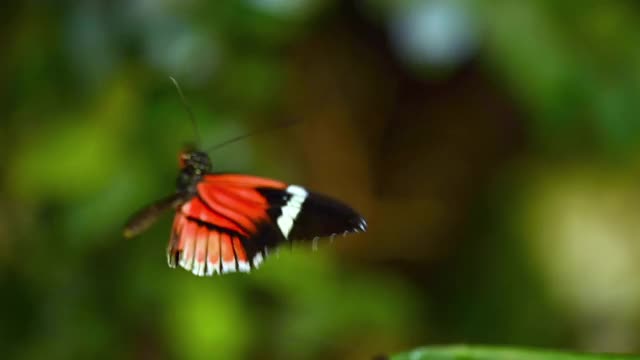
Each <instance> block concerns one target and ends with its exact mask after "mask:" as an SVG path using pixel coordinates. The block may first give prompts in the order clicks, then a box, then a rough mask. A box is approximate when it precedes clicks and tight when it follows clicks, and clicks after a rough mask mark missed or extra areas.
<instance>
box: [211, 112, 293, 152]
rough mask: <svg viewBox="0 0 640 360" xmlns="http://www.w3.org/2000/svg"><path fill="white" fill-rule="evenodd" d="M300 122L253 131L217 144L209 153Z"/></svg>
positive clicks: (285, 123)
mask: <svg viewBox="0 0 640 360" xmlns="http://www.w3.org/2000/svg"><path fill="white" fill-rule="evenodd" d="M298 122H299V121H295V120H291V121H283V122H281V123H279V124H276V125H274V126H269V127H265V128H261V129H257V130H254V131H251V132H249V133H246V134H243V135H240V136H236V137H234V138H232V139H229V140H227V141H224V142H222V143H220V144H216V145H214V146H212V147H210V148H209V149H207V152H211V151H213V150H216V149H219V148H221V147H223V146H225V145H229V144H231V143H234V142H236V141H240V140H243V139H246V138H248V137H251V136H254V135H259V134H264V133H266V132H270V131H273V130H277V129H283V128H287V127H289V126H292V125H295V124H297V123H298Z"/></svg>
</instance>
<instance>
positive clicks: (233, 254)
mask: <svg viewBox="0 0 640 360" xmlns="http://www.w3.org/2000/svg"><path fill="white" fill-rule="evenodd" d="M196 200H197V198H194V200H192V201H196ZM187 204H188V203H187ZM185 205H186V204H185ZM183 208H184V207H183ZM187 208H189V207H187ZM191 208H193V207H191ZM216 226H217V224H213V226H210V225H209V224H207V223H205V222H201V220H200V221H199V219H197V218H192V217H191V216H190V215H187V214H185V212H183V211H178V212H177V213H176V217H175V219H174V225H173V231H172V234H171V240H170V242H169V247H168V248H167V258H168V262H169V266H170V267H176V265H180V266H181V267H183V268H185V269H186V270H189V271H191V272H192V273H194V274H195V275H198V276H211V275H213V274H216V273H217V274H220V273H226V272H235V271H241V272H248V271H250V270H251V265H250V263H249V261H248V259H247V254H246V250H245V247H244V245H243V237H242V235H240V234H236V233H233V232H228V231H227V230H226V229H222V228H221V229H216Z"/></svg>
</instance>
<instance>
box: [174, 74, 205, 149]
mask: <svg viewBox="0 0 640 360" xmlns="http://www.w3.org/2000/svg"><path fill="white" fill-rule="evenodd" d="M169 79H171V82H172V83H173V85H174V86H175V87H176V90H177V91H178V95H180V101H181V102H182V105H183V106H184V108H185V110H187V113H189V119H191V124H192V125H193V130H194V132H195V134H196V143H197V144H198V146H199V145H200V144H202V142H201V139H200V131H199V129H198V122H197V121H196V117H195V115H194V114H193V110H191V106H189V103H187V99H186V98H185V97H184V94H183V93H182V89H181V88H180V84H178V81H177V80H176V79H175V78H173V76H169Z"/></svg>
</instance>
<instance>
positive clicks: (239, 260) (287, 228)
mask: <svg viewBox="0 0 640 360" xmlns="http://www.w3.org/2000/svg"><path fill="white" fill-rule="evenodd" d="M179 162H180V173H179V175H178V178H177V182H176V185H177V186H176V192H175V193H174V194H172V195H170V196H168V197H166V198H164V199H161V200H159V201H157V202H155V203H153V204H151V205H149V206H148V207H146V208H144V209H142V210H141V211H139V212H138V213H136V214H135V215H133V216H132V217H131V219H130V220H129V221H128V222H127V224H126V225H125V228H124V236H125V237H127V238H131V237H134V236H136V235H139V234H140V233H142V232H143V231H145V230H146V229H147V228H149V227H150V226H151V225H152V224H153V223H154V222H155V220H156V219H157V218H158V217H159V215H160V214H161V213H163V212H164V211H166V210H169V209H174V210H175V217H174V220H173V227H172V230H171V236H170V239H169V244H168V246H167V262H168V264H169V266H170V267H172V268H175V267H177V266H180V267H183V268H184V269H186V270H188V271H191V272H192V273H193V274H195V275H198V276H212V275H214V274H223V273H229V272H249V271H251V269H253V268H257V267H258V266H259V265H260V264H261V263H262V262H263V261H264V260H265V259H266V257H267V255H268V254H269V252H270V251H271V250H273V249H275V248H276V247H278V246H279V245H281V244H284V243H291V242H292V241H293V240H312V241H316V240H317V239H318V238H320V237H326V236H334V235H336V234H343V235H346V234H347V233H352V232H364V231H366V229H367V223H366V221H365V219H364V218H363V217H362V216H360V215H359V214H358V213H357V212H356V211H355V210H353V209H352V208H351V207H349V206H348V205H346V204H344V203H342V202H340V201H338V200H335V199H333V198H330V197H328V196H326V195H322V194H319V193H315V192H311V191H309V190H307V189H305V188H304V187H302V186H298V185H288V184H286V183H284V182H281V181H277V180H271V179H267V178H262V177H257V176H251V175H243V174H233V173H214V172H212V166H211V160H210V159H209V156H208V155H207V153H205V152H202V151H197V150H193V149H187V150H185V151H183V152H181V153H180V155H179Z"/></svg>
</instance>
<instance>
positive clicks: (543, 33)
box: [0, 0, 640, 359]
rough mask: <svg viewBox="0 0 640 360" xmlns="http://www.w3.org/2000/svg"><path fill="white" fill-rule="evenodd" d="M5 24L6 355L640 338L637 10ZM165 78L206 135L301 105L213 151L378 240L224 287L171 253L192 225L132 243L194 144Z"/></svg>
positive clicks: (595, 346) (134, 16) (334, 247)
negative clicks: (322, 204) (362, 225)
mask: <svg viewBox="0 0 640 360" xmlns="http://www.w3.org/2000/svg"><path fill="white" fill-rule="evenodd" d="M0 19H2V20H3V21H2V22H0V37H1V39H2V43H1V44H2V45H0V46H1V47H2V53H3V55H4V56H3V57H2V58H1V59H0V64H1V65H2V66H0V75H1V76H2V79H3V81H2V82H1V83H0V94H2V96H1V97H0V105H1V106H0V115H1V118H2V121H1V122H0V153H1V154H3V156H2V159H3V161H2V165H1V166H0V169H1V171H0V293H1V294H2V296H1V297H0V307H1V308H2V309H3V310H2V314H1V318H2V321H1V323H0V346H2V349H3V354H4V355H3V358H16V359H40V358H48V359H58V358H59V359H69V358H153V359H158V358H168V359H171V358H176V359H210V358H223V359H240V358H278V359H282V358H292V359H302V358H309V359H312V358H318V359H320V358H323V359H326V358H354V359H359V358H371V357H372V356H374V355H376V354H381V353H384V354H392V353H396V352H399V351H401V350H402V351H406V349H410V348H412V347H415V346H418V345H422V344H432V343H459V342H462V343H482V344H506V345H513V346H515V345H520V346H546V347H561V348H565V349H567V348H568V349H576V350H580V351H607V352H633V351H638V349H639V348H640V342H639V341H638V339H637V335H636V334H637V330H638V328H639V327H640V283H638V281H637V276H635V274H637V273H638V271H640V268H639V265H638V264H640V261H638V260H640V246H638V244H639V243H638V239H640V236H639V235H640V227H638V221H637V218H638V214H640V212H639V211H638V210H639V209H638V206H637V205H636V204H637V203H638V202H637V201H634V200H635V199H636V198H637V197H638V187H637V180H636V179H637V178H638V175H639V174H640V168H639V167H638V166H637V160H638V158H639V157H638V155H639V152H638V149H639V148H638V143H639V141H638V140H640V139H639V134H640V122H639V121H638V116H639V115H640V102H639V101H638V97H639V95H640V85H639V84H640V50H639V48H638V46H636V45H635V44H637V43H638V40H640V39H639V37H640V21H638V20H640V7H639V5H638V4H636V2H631V1H616V2H599V1H580V2H578V1H566V2H562V3H560V2H554V1H520V2H508V1H498V2H495V1H491V2H490V1H483V0H459V1H444V0H429V1H404V2H395V1H388V0H369V1H359V2H351V1H344V2H342V1H320V0H296V1H283V0H242V1H215V2H214V1H210V2H205V1H186V2H175V1H166V0H162V1H155V2H154V1H132V2H128V1H87V2H78V3H70V2H65V3H54V2H48V1H40V2H38V1H27V2H22V3H12V4H7V5H6V8H5V9H4V10H3V11H2V12H1V13H0ZM169 76H174V77H176V78H177V79H178V80H179V81H180V82H181V84H182V86H183V89H184V91H185V93H186V96H187V99H188V101H189V103H190V105H191V107H192V108H193V111H194V113H195V114H196V117H197V119H198V126H199V130H200V136H201V139H202V144H201V145H202V146H203V147H205V148H206V147H208V146H213V145H214V144H216V143H220V142H222V141H225V140H227V139H230V138H233V137H235V136H237V135H240V134H243V133H246V132H249V131H251V130H254V129H257V128H263V127H269V126H277V124H280V123H282V122H283V121H288V120H291V119H295V120H299V121H300V122H299V123H298V125H296V126H294V127H292V128H289V129H284V130H277V131H273V132H271V133H268V134H264V135H259V136H256V137H253V138H250V139H247V140H245V141H242V142H238V143H235V144H231V145H229V146H227V147H225V148H222V149H220V150H216V151H215V152H214V153H212V154H211V155H212V160H213V162H214V167H215V169H216V171H237V172H245V173H252V174H257V175H262V176H267V177H273V178H277V179H282V180H284V181H287V182H293V183H301V184H304V185H305V186H310V187H311V188H313V189H317V190H319V191H322V192H326V193H329V194H331V195H333V196H336V197H338V198H340V199H343V200H344V201H346V202H348V203H350V204H352V205H353V206H354V207H356V208H358V209H359V210H361V211H362V212H363V213H364V214H365V216H366V217H367V218H368V220H369V224H370V227H371V229H370V232H369V233H367V234H364V235H356V236H350V237H348V238H341V239H337V241H336V242H335V243H332V244H328V243H327V244H326V245H324V246H320V250H319V251H316V252H312V251H311V250H310V249H308V248H309V246H304V245H302V246H294V248H293V250H289V249H282V250H281V252H280V254H279V255H278V256H272V257H271V258H270V259H269V260H268V261H267V262H266V263H265V265H264V266H263V267H262V268H261V269H259V270H258V271H255V272H253V273H251V274H250V275H244V274H234V275H228V276H224V277H216V278H206V279H200V278H196V277H194V276H192V275H191V274H189V273H187V272H185V271H176V270H170V269H169V268H167V266H166V265H165V260H164V247H165V246H166V242H165V241H167V240H168V237H169V226H170V218H171V215H170V214H167V216H166V218H165V219H163V221H162V222H161V223H160V224H158V225H157V226H155V227H154V228H153V229H151V230H150V231H149V232H148V233H146V234H145V235H143V236H142V237H140V238H138V239H134V240H124V239H123V238H122V237H121V227H122V224H123V223H124V222H125V221H126V219H127V217H128V216H129V215H130V214H131V213H133V212H135V211H136V210H137V209H138V208H140V207H141V206H143V205H145V204H147V203H149V202H151V201H153V200H154V199H156V198H160V197H162V196H165V195H167V194H169V193H171V192H172V191H173V190H174V186H175V177H176V173H177V153H178V151H179V150H180V149H181V147H183V146H184V145H185V144H187V143H193V142H194V141H195V139H196V136H195V134H194V132H193V130H194V129H193V128H192V125H191V124H190V122H189V121H188V117H187V114H186V113H185V111H184V109H183V107H182V106H181V104H180V100H179V97H178V95H177V93H176V91H175V89H174V88H173V87H172V85H171V83H170V81H169V80H168V77H169ZM436 355H438V354H436ZM463 355H464V356H467V355H466V354H463ZM438 356H439V355H438ZM483 356H484V355H483ZM444 358H447V357H444ZM519 358H527V357H526V356H524V355H523V356H522V357H519Z"/></svg>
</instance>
